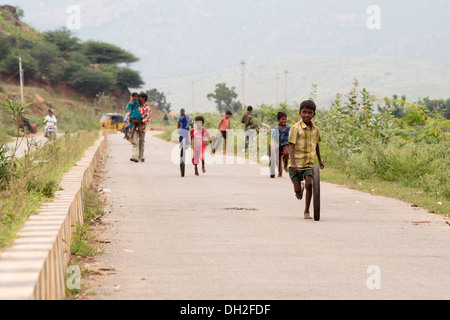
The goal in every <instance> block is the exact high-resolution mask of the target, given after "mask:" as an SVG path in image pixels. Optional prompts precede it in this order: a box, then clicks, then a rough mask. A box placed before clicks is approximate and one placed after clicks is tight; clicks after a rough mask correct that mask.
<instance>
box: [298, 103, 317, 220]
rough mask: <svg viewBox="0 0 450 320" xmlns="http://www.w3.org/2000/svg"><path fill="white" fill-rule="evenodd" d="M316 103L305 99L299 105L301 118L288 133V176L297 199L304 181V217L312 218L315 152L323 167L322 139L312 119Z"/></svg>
mask: <svg viewBox="0 0 450 320" xmlns="http://www.w3.org/2000/svg"><path fill="white" fill-rule="evenodd" d="M316 109H317V108H316V104H315V103H314V102H313V101H311V100H307V101H304V102H302V104H301V105H300V117H301V118H302V120H301V121H300V122H298V123H297V124H295V125H294V126H293V127H292V128H291V131H290V133H289V162H290V163H289V176H290V178H291V180H292V183H293V184H294V190H295V195H296V197H297V199H299V200H301V199H302V198H303V191H304V189H305V183H304V182H303V181H305V182H306V204H305V219H307V220H310V219H312V217H311V214H310V211H309V209H310V206H311V198H312V183H313V178H312V177H313V170H312V168H313V166H314V156H315V155H316V154H317V158H318V160H319V165H320V168H321V169H324V168H325V165H324V164H323V162H322V158H321V157H320V149H319V142H320V141H321V140H322V139H321V136H320V130H319V128H318V127H316V126H315V125H314V123H313V122H312V119H313V118H314V117H315V116H316Z"/></svg>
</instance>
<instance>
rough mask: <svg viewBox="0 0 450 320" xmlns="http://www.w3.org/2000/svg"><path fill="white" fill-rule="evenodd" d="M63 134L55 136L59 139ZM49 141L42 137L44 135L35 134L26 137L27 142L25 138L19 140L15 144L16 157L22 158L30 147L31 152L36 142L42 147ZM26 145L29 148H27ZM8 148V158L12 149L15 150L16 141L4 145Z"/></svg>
mask: <svg viewBox="0 0 450 320" xmlns="http://www.w3.org/2000/svg"><path fill="white" fill-rule="evenodd" d="M61 135H63V134H60V133H59V134H58V135H57V136H58V137H60V136H61ZM48 141H49V140H48V139H47V138H46V137H45V136H44V133H37V134H35V135H29V136H28V142H27V139H26V138H23V139H22V138H20V139H19V140H18V143H17V150H16V157H19V158H20V157H22V156H23V155H24V152H25V151H26V150H28V148H29V147H30V149H31V150H33V149H34V146H33V144H35V143H36V142H38V143H40V145H44V144H46V143H47V142H48ZM28 144H29V145H30V146H28ZM6 145H7V146H8V147H9V148H10V151H9V152H8V153H7V155H8V156H11V155H12V152H13V149H14V148H16V141H13V142H8V143H7V144H6Z"/></svg>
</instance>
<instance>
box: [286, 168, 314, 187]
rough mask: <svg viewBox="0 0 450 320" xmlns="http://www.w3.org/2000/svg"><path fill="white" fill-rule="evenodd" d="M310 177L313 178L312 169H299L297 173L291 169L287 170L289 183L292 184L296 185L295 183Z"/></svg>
mask: <svg viewBox="0 0 450 320" xmlns="http://www.w3.org/2000/svg"><path fill="white" fill-rule="evenodd" d="M308 176H310V177H312V176H313V169H312V168H305V169H300V170H299V171H294V170H292V169H291V168H289V177H290V178H291V181H292V183H293V184H296V183H297V182H301V181H303V180H305V177H308Z"/></svg>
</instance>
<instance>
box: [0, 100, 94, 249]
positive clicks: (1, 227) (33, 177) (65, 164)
mask: <svg viewBox="0 0 450 320" xmlns="http://www.w3.org/2000/svg"><path fill="white" fill-rule="evenodd" d="M8 103H11V106H12V107H14V108H16V110H22V111H21V112H23V111H24V110H25V109H23V108H22V107H23V105H21V102H20V101H18V100H14V101H11V100H10V101H9V102H8ZM98 136H99V133H98V131H91V132H79V133H77V134H74V135H69V134H66V135H65V136H64V137H62V138H60V139H57V140H55V141H53V142H50V143H48V144H45V145H39V144H38V143H36V142H34V141H33V140H32V139H31V140H30V139H28V138H25V139H26V143H27V145H28V148H27V151H26V152H25V153H24V155H23V156H21V157H20V158H18V157H16V156H15V155H14V154H13V155H7V153H6V150H7V149H6V147H2V148H0V249H3V248H5V247H6V246H7V245H8V244H9V243H10V242H11V241H12V239H13V237H14V234H15V232H16V231H17V230H18V229H19V228H20V227H21V226H22V225H23V223H24V222H25V221H26V220H27V218H28V217H29V216H30V215H32V214H34V213H35V212H36V210H37V209H38V208H39V207H40V206H41V205H42V203H44V202H45V201H48V200H49V199H51V198H52V197H53V196H54V194H55V192H56V191H57V190H59V182H60V180H61V177H62V175H63V174H64V173H65V172H67V171H68V170H69V169H70V168H71V167H72V166H73V165H74V164H75V163H76V162H77V161H79V160H80V159H81V157H82V156H83V154H84V152H85V151H86V149H87V148H88V147H90V146H91V145H92V144H93V143H94V142H95V141H96V139H98ZM18 139H19V138H18ZM31 147H33V149H32V150H34V151H31Z"/></svg>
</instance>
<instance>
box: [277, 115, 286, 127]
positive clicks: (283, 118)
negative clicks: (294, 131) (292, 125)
mask: <svg viewBox="0 0 450 320" xmlns="http://www.w3.org/2000/svg"><path fill="white" fill-rule="evenodd" d="M278 123H279V124H280V125H281V126H282V127H285V126H286V123H287V117H282V118H281V119H280V120H278Z"/></svg>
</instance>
